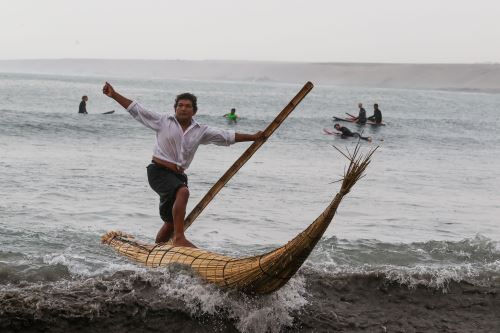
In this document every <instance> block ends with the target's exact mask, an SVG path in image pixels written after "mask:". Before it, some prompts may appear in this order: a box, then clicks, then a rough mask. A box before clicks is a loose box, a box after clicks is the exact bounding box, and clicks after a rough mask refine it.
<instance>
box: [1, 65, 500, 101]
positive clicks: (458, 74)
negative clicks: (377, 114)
mask: <svg viewBox="0 0 500 333" xmlns="http://www.w3.org/2000/svg"><path fill="white" fill-rule="evenodd" d="M0 73H31V74H55V75H71V76H98V77H107V78H113V77H128V78H150V79H195V80H221V81H251V82H286V83H300V84H302V83H303V82H305V81H307V80H310V81H313V82H314V83H315V84H323V85H335V86H351V87H378V88H403V89H436V90H460V91H481V92H492V93H499V92H500V64H385V63H384V64H376V63H373V64H370V63H301V62H296V63H295V62H257V61H223V60H203V61H190V60H113V59H50V60H0Z"/></svg>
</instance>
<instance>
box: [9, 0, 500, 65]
mask: <svg viewBox="0 0 500 333" xmlns="http://www.w3.org/2000/svg"><path fill="white" fill-rule="evenodd" d="M0 50H1V52H0V59H34V58H122V59H123V58H127V59H186V60H203V59H220V60H262V61H266V60H270V61H301V62H403V63H414V62H416V63H435V62H436V63H449V62H452V63H475V62H500V1H499V0H474V1H470V0H460V1H458V0H418V1H410V0H377V1H374V0H344V1H340V0H304V1H298V0H282V1H278V0H245V1H239V0H176V1H167V0H163V1H162V0H140V1H139V0H136V1H129V0H119V1H118V0H108V1H105V0H85V1H70V0H44V1H41V0H0Z"/></svg>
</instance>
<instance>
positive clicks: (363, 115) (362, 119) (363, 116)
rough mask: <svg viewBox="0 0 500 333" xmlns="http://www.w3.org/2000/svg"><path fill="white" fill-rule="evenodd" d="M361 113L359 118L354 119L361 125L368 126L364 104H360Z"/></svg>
mask: <svg viewBox="0 0 500 333" xmlns="http://www.w3.org/2000/svg"><path fill="white" fill-rule="evenodd" d="M358 108H359V113H358V116H357V117H353V118H354V119H355V122H356V123H358V124H361V125H364V124H366V110H365V108H364V107H363V104H362V103H358Z"/></svg>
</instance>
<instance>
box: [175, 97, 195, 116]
mask: <svg viewBox="0 0 500 333" xmlns="http://www.w3.org/2000/svg"><path fill="white" fill-rule="evenodd" d="M193 115H194V110H193V103H192V102H191V101H190V100H189V99H180V100H179V101H177V107H176V108H175V117H176V118H177V120H179V121H182V120H191V118H193Z"/></svg>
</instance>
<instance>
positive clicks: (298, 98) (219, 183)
mask: <svg viewBox="0 0 500 333" xmlns="http://www.w3.org/2000/svg"><path fill="white" fill-rule="evenodd" d="M313 87H314V85H313V84H312V83H311V82H307V83H306V84H305V85H304V87H302V89H301V90H300V91H299V92H298V93H297V95H296V96H295V97H294V98H293V99H292V100H291V101H290V103H288V105H287V106H285V108H284V109H283V111H281V112H280V113H279V114H278V115H277V116H276V118H274V120H273V121H272V123H270V124H269V125H268V126H267V128H266V129H265V130H264V137H265V138H266V139H267V138H269V137H270V136H271V135H272V134H273V133H274V131H275V130H276V129H277V128H278V127H279V126H280V125H281V123H283V121H285V119H286V118H287V117H288V115H289V114H290V113H291V112H292V111H293V110H294V109H295V107H296V106H297V105H299V103H300V102H301V101H302V100H303V99H304V97H306V96H307V94H308V93H309V92H310V91H311V90H312V88H313ZM264 142H265V140H259V141H254V143H252V145H250V147H248V148H247V150H246V151H245V152H244V153H243V154H242V155H241V156H240V158H238V159H237V160H236V162H234V163H233V165H231V167H230V168H229V169H228V170H227V171H226V173H225V174H224V175H223V176H222V177H221V178H220V179H219V180H218V181H217V182H216V183H215V184H214V185H213V186H212V188H211V189H210V190H209V191H208V192H207V194H205V196H204V197H203V198H202V199H201V200H200V202H199V203H198V204H197V205H196V207H194V208H193V210H192V211H191V213H189V215H188V216H187V217H186V219H185V220H184V230H186V229H187V228H189V226H190V225H191V224H192V223H193V222H194V220H195V219H196V218H197V217H198V216H199V215H200V214H201V212H202V211H203V209H205V207H206V206H207V205H208V204H209V203H210V201H212V199H213V198H214V197H215V196H216V195H217V193H219V191H220V190H221V189H222V188H223V187H224V185H226V183H227V182H228V181H229V180H230V179H231V178H232V177H233V176H234V175H235V174H236V173H237V172H238V170H240V168H241V167H242V166H243V165H244V164H245V163H246V162H247V161H248V160H249V159H250V157H252V155H253V154H254V153H255V152H256V151H257V150H258V149H259V148H260V147H261V146H262V145H263V144H264Z"/></svg>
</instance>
